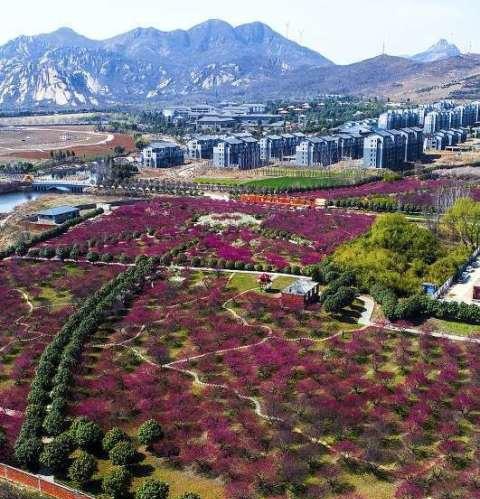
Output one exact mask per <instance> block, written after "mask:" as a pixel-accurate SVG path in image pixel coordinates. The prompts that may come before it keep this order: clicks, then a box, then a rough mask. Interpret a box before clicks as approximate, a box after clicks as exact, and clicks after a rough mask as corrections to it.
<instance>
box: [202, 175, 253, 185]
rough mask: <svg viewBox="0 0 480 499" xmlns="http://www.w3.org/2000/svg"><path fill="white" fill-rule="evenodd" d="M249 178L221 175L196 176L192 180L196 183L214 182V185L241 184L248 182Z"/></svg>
mask: <svg viewBox="0 0 480 499" xmlns="http://www.w3.org/2000/svg"><path fill="white" fill-rule="evenodd" d="M249 181H250V179H239V178H228V177H226V178H222V177H211V178H210V177H198V178H194V179H193V182H195V183H196V184H214V185H232V186H234V185H242V184H245V183H247V182H249Z"/></svg>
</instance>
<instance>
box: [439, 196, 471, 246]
mask: <svg viewBox="0 0 480 499" xmlns="http://www.w3.org/2000/svg"><path fill="white" fill-rule="evenodd" d="M440 221H441V224H442V226H443V227H444V228H445V230H446V231H447V232H448V233H449V234H450V235H451V236H453V237H454V238H456V239H458V240H459V241H461V242H462V243H463V244H464V245H466V246H467V247H468V248H469V249H470V250H471V251H474V250H475V249H477V248H478V247H479V246H480V203H478V202H476V201H474V200H473V199H470V198H460V199H458V200H457V201H456V202H455V204H454V205H453V206H452V207H450V208H449V209H448V210H447V211H446V213H445V215H443V217H442V218H441V220H440Z"/></svg>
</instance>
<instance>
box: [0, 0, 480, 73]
mask: <svg viewBox="0 0 480 499" xmlns="http://www.w3.org/2000/svg"><path fill="white" fill-rule="evenodd" d="M6 5H7V2H5V5H1V9H2V13H1V17H2V29H1V31H0V44H3V43H5V42H7V41H8V40H10V39H12V38H15V37H16V36H19V35H34V34H38V33H46V32H50V31H53V30H55V29H57V28H59V27H62V26H68V27H70V28H73V29H74V30H75V31H77V32H79V33H81V34H83V35H85V36H88V37H90V38H95V39H103V38H108V37H111V36H114V35H117V34H120V33H123V32H125V31H128V30H130V29H133V28H136V27H139V26H142V27H150V26H152V27H155V28H158V29H161V30H165V31H169V30H173V29H178V28H181V29H188V28H190V27H192V26H194V25H195V24H198V23H200V22H202V21H205V20H207V19H223V20H225V21H227V22H229V23H231V24H233V25H234V26H237V25H239V24H243V23H247V22H252V21H262V22H264V23H266V24H268V25H270V26H271V27H272V28H273V29H275V30H276V31H278V32H280V33H281V34H283V35H284V36H285V35H287V33H288V37H289V38H291V39H293V40H295V41H296V42H299V43H301V44H302V45H305V46H307V47H309V48H311V49H314V50H316V51H318V52H320V53H321V54H322V55H324V56H325V57H328V58H329V59H331V60H333V61H334V62H336V63H337V64H348V63H351V62H356V61H359V60H363V59H367V58H369V57H374V56H376V55H378V54H380V53H381V52H382V47H383V45H384V44H385V51H386V53H388V54H391V55H405V54H413V53H417V52H420V51H422V50H424V49H426V48H428V47H429V46H431V45H433V44H434V43H435V42H437V41H438V40H439V39H440V38H446V39H448V40H449V41H451V42H454V43H456V44H457V46H458V47H459V48H460V50H462V52H467V51H470V47H471V51H472V52H477V53H480V30H479V29H478V26H479V24H480V0H397V1H396V2H392V1H388V0H363V1H361V0H241V1H238V0H235V1H232V0H168V1H165V0H81V1H80V2H78V1H75V2H73V1H71V0H70V1H68V0H15V2H8V7H7V6H6Z"/></svg>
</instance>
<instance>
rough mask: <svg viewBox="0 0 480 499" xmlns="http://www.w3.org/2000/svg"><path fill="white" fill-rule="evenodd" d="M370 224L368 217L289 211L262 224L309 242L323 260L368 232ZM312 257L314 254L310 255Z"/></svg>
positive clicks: (333, 212)
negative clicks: (340, 246)
mask: <svg viewBox="0 0 480 499" xmlns="http://www.w3.org/2000/svg"><path fill="white" fill-rule="evenodd" d="M373 220H374V218H373V217H371V216H369V215H363V214H359V213H347V212H341V211H336V210H335V211H328V210H314V209H308V210H301V211H293V210H289V211H281V212H276V213H273V214H271V215H270V216H269V217H268V218H267V219H266V220H265V221H264V222H263V226H264V227H265V228H267V229H273V230H280V231H286V232H288V233H289V234H292V235H293V236H299V237H301V238H304V239H306V240H309V241H311V242H312V243H313V244H312V246H313V248H312V249H313V250H314V251H315V252H316V253H317V254H319V255H320V256H321V257H322V256H324V255H328V254H329V253H331V252H332V251H333V250H334V249H335V248H336V247H337V246H339V245H340V244H343V243H344V242H347V241H350V240H352V239H355V238H356V237H358V236H360V235H361V234H363V233H365V232H367V231H368V230H369V228H370V226H371V225H372V223H373ZM311 253H313V251H311V252H310V255H311ZM307 258H308V257H307ZM310 259H311V256H310ZM317 261H318V260H317ZM311 263H316V262H311Z"/></svg>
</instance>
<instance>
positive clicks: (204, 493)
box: [89, 454, 225, 499]
mask: <svg viewBox="0 0 480 499" xmlns="http://www.w3.org/2000/svg"><path fill="white" fill-rule="evenodd" d="M111 468H112V464H111V462H110V461H109V460H105V459H99V460H98V471H97V473H96V474H95V476H94V479H93V481H92V483H91V484H90V487H89V492H90V493H94V494H99V493H100V492H101V483H102V479H103V477H104V476H105V475H107V474H108V473H109V471H110V470H111ZM129 468H130V471H131V472H132V475H133V481H132V486H131V488H130V491H131V492H134V491H135V490H137V489H138V487H139V486H140V485H141V484H142V483H143V482H144V481H145V480H147V479H148V478H154V479H155V480H160V481H162V482H165V483H168V485H169V486H170V495H169V497H172V498H176V497H180V496H182V495H183V494H185V493H187V492H195V493H197V494H200V497H201V498H202V499H224V498H225V491H224V487H223V485H222V483H221V482H220V481H219V480H215V479H209V478H206V477H202V476H199V475H196V474H195V473H193V472H191V471H183V470H179V469H175V468H173V467H171V466H168V465H167V464H165V463H164V462H163V461H162V460H161V459H158V458H156V457H155V456H152V455H150V454H149V455H147V456H146V457H145V459H144V460H143V461H141V462H140V463H139V464H137V465H135V466H130V467H129Z"/></svg>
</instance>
